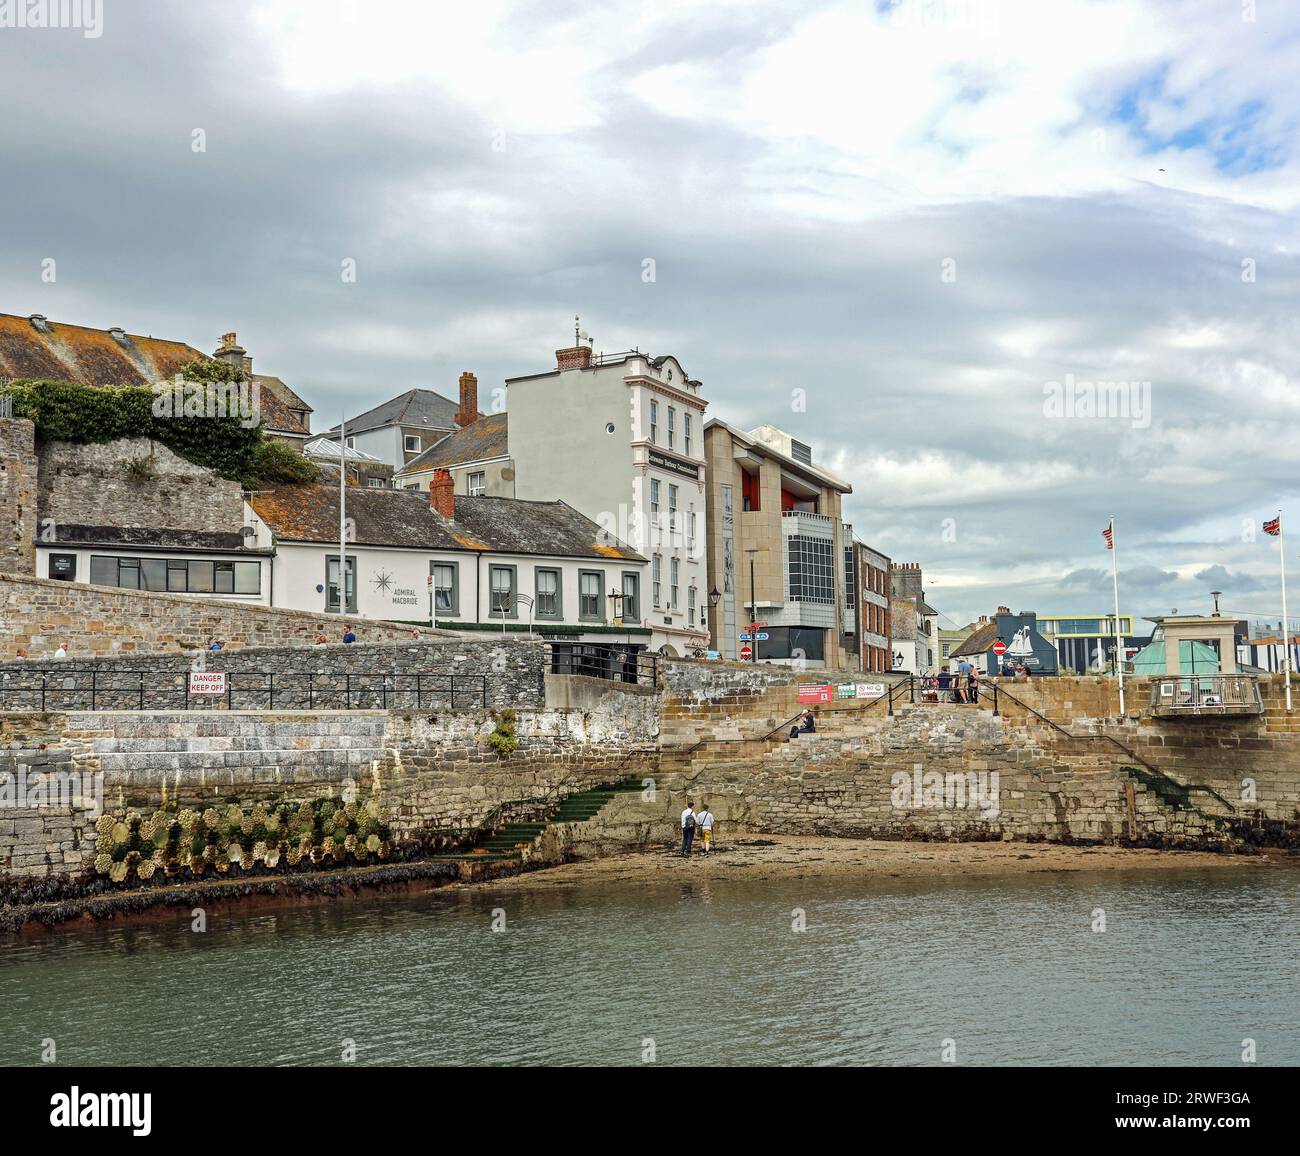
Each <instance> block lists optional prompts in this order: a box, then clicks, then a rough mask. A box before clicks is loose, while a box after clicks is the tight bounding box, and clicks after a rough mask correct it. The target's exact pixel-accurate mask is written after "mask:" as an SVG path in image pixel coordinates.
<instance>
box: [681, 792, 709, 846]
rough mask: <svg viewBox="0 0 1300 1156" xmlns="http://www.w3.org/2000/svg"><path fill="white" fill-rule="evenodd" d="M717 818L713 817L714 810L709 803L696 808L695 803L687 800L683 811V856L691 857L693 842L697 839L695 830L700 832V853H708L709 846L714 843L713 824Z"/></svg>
mask: <svg viewBox="0 0 1300 1156" xmlns="http://www.w3.org/2000/svg"><path fill="white" fill-rule="evenodd" d="M715 821H716V820H715V819H714V818H713V812H712V811H710V810H709V805H708V803H701V804H700V809H699V810H698V811H697V810H696V809H695V804H694V803H692V802H691V801H690V799H687V800H686V810H684V811H683V812H682V857H683V858H690V854H691V844H692V843H693V842H694V841H695V832H696V831H699V833H700V854H701V855H707V854H708V853H709V848H710V847H711V846H712V845H713V824H714V822H715Z"/></svg>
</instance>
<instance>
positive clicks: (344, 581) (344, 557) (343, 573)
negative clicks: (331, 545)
mask: <svg viewBox="0 0 1300 1156" xmlns="http://www.w3.org/2000/svg"><path fill="white" fill-rule="evenodd" d="M347 446H348V443H347V415H346V414H345V413H343V412H342V411H340V412H339V614H340V615H341V616H342V617H347V613H348V552H347V551H348V458H347V454H348V449H347Z"/></svg>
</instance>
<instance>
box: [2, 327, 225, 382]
mask: <svg viewBox="0 0 1300 1156" xmlns="http://www.w3.org/2000/svg"><path fill="white" fill-rule="evenodd" d="M44 324H45V328H46V329H48V331H49V332H43V331H41V330H39V329H37V328H36V326H35V325H33V324H32V322H31V320H30V318H27V317H17V316H14V315H13V314H9V313H0V381H14V380H16V379H18V378H24V377H32V378H43V379H48V380H50V381H75V382H80V383H81V384H82V385H100V386H103V385H152V384H153V383H154V382H157V381H162V380H164V379H166V378H169V377H172V376H174V375H175V374H176V373H178V372H179V371H180V370H181V369H182V368H183V367H185V366H186V365H189V364H190V362H192V361H206V360H208V359H207V357H206V356H205V355H204V354H202V353H200V352H199V351H198V350H197V349H195V348H193V347H192V346H189V345H186V344H185V343H184V342H183V341H163V340H162V339H161V338H157V337H138V336H135V335H133V334H123V335H122V338H121V340H118V339H117V338H115V337H114V336H113V335H112V334H111V333H110V332H109V331H108V330H106V329H88V328H86V327H85V326H84V325H64V324H62V323H60V322H57V321H47V322H45V323H44Z"/></svg>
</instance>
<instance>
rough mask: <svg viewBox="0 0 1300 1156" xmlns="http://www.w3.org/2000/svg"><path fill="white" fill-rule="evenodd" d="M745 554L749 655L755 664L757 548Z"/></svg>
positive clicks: (746, 551)
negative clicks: (755, 564) (747, 576)
mask: <svg viewBox="0 0 1300 1156" xmlns="http://www.w3.org/2000/svg"><path fill="white" fill-rule="evenodd" d="M745 553H746V554H748V555H749V634H750V639H749V653H750V657H751V658H752V659H753V661H754V662H755V663H757V662H758V631H757V630H756V629H755V628H754V623H755V622H757V621H758V595H757V593H756V592H755V591H756V587H755V585H754V555H755V554H757V553H758V547H757V546H748V547H746V549H745Z"/></svg>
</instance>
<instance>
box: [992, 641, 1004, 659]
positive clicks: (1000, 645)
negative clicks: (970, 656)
mask: <svg viewBox="0 0 1300 1156" xmlns="http://www.w3.org/2000/svg"><path fill="white" fill-rule="evenodd" d="M1006 652H1007V644H1006V643H1005V642H995V643H994V644H993V653H994V654H996V655H997V656H998V657H999V658H1001V657H1002V656H1003V655H1004V654H1006Z"/></svg>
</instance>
